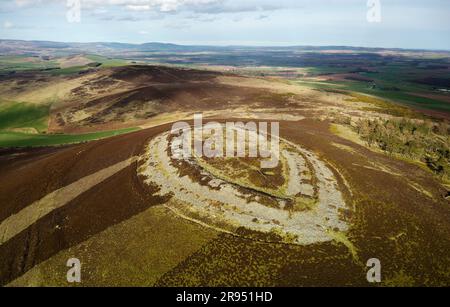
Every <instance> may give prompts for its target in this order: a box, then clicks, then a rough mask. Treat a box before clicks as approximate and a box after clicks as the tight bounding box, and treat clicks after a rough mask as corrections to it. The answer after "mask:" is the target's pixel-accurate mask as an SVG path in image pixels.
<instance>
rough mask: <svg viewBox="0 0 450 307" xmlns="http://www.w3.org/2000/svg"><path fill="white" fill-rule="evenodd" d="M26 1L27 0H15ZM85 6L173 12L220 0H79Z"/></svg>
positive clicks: (220, 0)
mask: <svg viewBox="0 0 450 307" xmlns="http://www.w3.org/2000/svg"><path fill="white" fill-rule="evenodd" d="M17 1H28V0H17ZM81 1H82V4H85V5H87V7H95V6H104V5H117V6H124V7H126V8H127V9H129V10H133V11H148V10H151V9H155V10H158V11H160V12H173V11H176V10H178V9H179V8H180V7H182V6H189V5H193V6H198V5H205V4H212V3H219V2H222V0H81Z"/></svg>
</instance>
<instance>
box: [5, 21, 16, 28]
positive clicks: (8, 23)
mask: <svg viewBox="0 0 450 307" xmlns="http://www.w3.org/2000/svg"><path fill="white" fill-rule="evenodd" d="M12 27H14V24H13V23H12V22H10V21H8V20H7V21H5V22H4V23H3V28H5V29H11V28H12Z"/></svg>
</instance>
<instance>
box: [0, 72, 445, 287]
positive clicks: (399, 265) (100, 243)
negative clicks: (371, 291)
mask: <svg viewBox="0 0 450 307" xmlns="http://www.w3.org/2000/svg"><path fill="white" fill-rule="evenodd" d="M17 78H28V76H25V75H24V76H19V77H17ZM57 78H58V79H57V80H58V82H61V86H59V90H60V91H62V92H63V93H66V94H67V93H71V94H70V95H62V96H61V97H65V99H61V101H58V102H57V103H54V104H52V106H51V108H50V113H49V118H50V124H49V126H48V130H49V131H62V132H64V133H69V132H76V133H86V132H98V131H100V130H102V129H106V128H109V129H112V128H114V129H116V128H120V129H128V128H130V127H139V128H140V129H139V130H137V131H132V132H130V131H126V132H127V133H126V134H123V135H117V136H113V137H110V138H105V139H100V140H95V141H92V142H89V143H82V144H72V145H66V146H62V147H46V148H22V149H18V148H16V149H8V150H3V152H2V153H1V156H0V170H1V171H0V259H2V261H1V262H0V284H1V285H9V286H23V285H56V286H62V285H69V284H68V283H67V281H66V273H67V270H68V267H66V262H67V260H68V259H70V258H78V259H80V260H81V262H82V283H81V284H80V285H81V286H89V285H94V286H128V285H137V286H316V285H319V286H336V285H338V286H339V285H340V286H357V285H362V286H366V285H369V284H368V282H367V280H366V272H367V270H368V268H367V267H366V262H367V260H368V259H371V258H378V259H380V261H381V263H382V274H383V285H397V286H405V285H446V286H448V285H449V284H450V269H449V268H450V256H449V255H448V251H449V250H450V207H449V203H448V199H446V197H448V192H447V188H446V182H445V180H444V179H442V177H439V176H437V175H436V174H435V173H433V172H432V171H431V170H430V169H428V168H427V167H426V166H423V165H421V164H420V163H416V162H417V161H416V162H415V161H412V160H407V159H401V158H400V157H398V156H396V155H394V154H391V155H387V154H385V153H384V152H383V151H382V150H379V149H377V148H373V147H370V146H368V145H367V144H366V143H365V142H364V140H362V139H360V138H358V134H357V133H356V132H354V131H353V130H351V123H352V122H355V121H357V120H359V119H371V118H384V119H390V120H395V119H396V118H397V117H398V115H391V114H389V113H391V112H385V111H386V109H387V107H386V108H385V105H382V104H380V102H379V101H378V100H376V101H368V100H367V99H365V98H362V97H355V96H352V97H349V96H347V95H346V94H343V93H340V92H337V93H333V92H330V91H318V90H316V89H313V88H309V87H307V86H300V85H292V84H289V83H286V82H281V81H279V80H273V79H267V78H250V77H240V76H237V75H229V74H222V73H213V72H203V71H195V70H183V69H172V68H167V67H146V66H132V67H119V68H111V69H106V70H97V71H94V72H90V73H87V75H82V76H76V77H74V76H72V77H70V78H66V77H63V78H61V77H59V76H58V77H57ZM80 78H83V81H82V82H81V81H80ZM102 78H106V79H108V81H106V79H105V80H104V79H102ZM11 80H12V79H11ZM11 80H10V81H8V82H17V80H16V81H11ZM32 80H33V81H30V82H32V83H33V82H36V80H35V79H34V78H32ZM57 80H56V79H55V80H53V79H52V80H47V81H42V82H46V84H47V86H48V87H47V91H49V90H50V88H49V87H50V86H51V83H52V82H56V81H57ZM99 80H104V81H102V82H104V83H102V84H97V85H96V86H97V87H98V88H95V86H93V84H96V83H95V82H98V81H99ZM80 82H81V83H80ZM83 82H86V83H83ZM116 82H117V83H116ZM62 84H64V86H62ZM114 84H115V85H114ZM4 86H5V85H4ZM5 87H6V86H5ZM105 88H107V90H105ZM4 90H5V93H6V92H8V93H9V95H10V98H13V96H14V95H13V93H11V92H10V91H11V88H9V89H8V90H6V89H5V88H4ZM28 90H29V91H30V93H24V91H25V87H24V89H23V90H20V89H15V91H16V94H17V93H19V94H20V95H23V96H21V97H22V98H23V97H25V95H27V94H29V95H30V97H31V96H32V93H31V91H34V94H36V93H37V91H40V89H39V87H38V86H36V87H33V86H31V87H30V88H28ZM101 91H105V92H101ZM59 93H61V92H59ZM41 94H42V95H43V96H41V98H42V101H34V102H33V103H35V104H38V105H39V104H40V103H41V102H43V101H45V99H44V98H45V97H46V96H45V95H46V92H45V91H44V92H41ZM33 97H36V96H33ZM83 97H85V98H83ZM77 99H79V100H77ZM392 108H395V110H396V111H399V109H398V108H397V107H392ZM149 110H152V111H151V112H152V113H151V114H150V113H149V114H147V113H146V112H150V111H149ZM390 110H391V109H390ZM391 111H392V110H391ZM401 111H405V110H404V109H401ZM77 112H80V114H81V113H82V114H83V115H80V114H78V115H74V114H77ZM196 112H202V113H203V114H204V117H205V121H206V120H210V119H211V120H214V121H217V122H220V123H225V122H228V121H234V122H236V121H243V122H245V121H256V122H260V121H269V122H270V121H279V122H280V134H279V140H280V143H279V144H280V150H279V163H278V165H277V167H275V168H272V169H264V168H262V167H261V161H262V160H263V158H261V159H259V158H223V157H221V158H205V157H203V156H196V155H194V156H192V157H190V158H181V159H174V154H176V153H174V152H172V151H173V150H174V148H175V147H176V146H175V147H174V146H172V145H173V143H174V142H176V141H177V136H176V135H174V134H171V133H170V130H171V127H172V123H173V122H176V121H179V120H187V121H188V123H191V122H190V119H191V118H192V115H193V114H194V113H196ZM143 114H147V115H145V116H143ZM405 114H409V113H407V112H406V111H405ZM338 115H339V116H347V117H348V118H350V124H346V123H343V122H341V121H340V117H338ZM408 116H409V115H408ZM206 118H207V119H206ZM414 118H415V120H421V119H420V116H417V117H414ZM22 128H24V127H22ZM181 156H182V155H181Z"/></svg>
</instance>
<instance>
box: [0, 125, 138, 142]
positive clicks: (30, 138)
mask: <svg viewBox="0 0 450 307" xmlns="http://www.w3.org/2000/svg"><path fill="white" fill-rule="evenodd" d="M136 130H138V129H137V128H128V129H121V130H114V131H101V132H93V133H86V134H30V133H20V132H1V131H0V147H39V146H55V145H65V144H74V143H82V142H89V141H93V140H98V139H103V138H108V137H112V136H116V135H120V134H124V133H129V132H133V131H136Z"/></svg>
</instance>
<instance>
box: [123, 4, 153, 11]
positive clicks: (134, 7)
mask: <svg viewBox="0 0 450 307" xmlns="http://www.w3.org/2000/svg"><path fill="white" fill-rule="evenodd" d="M127 9H129V10H131V11H148V10H150V5H131V4H130V5H127Z"/></svg>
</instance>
